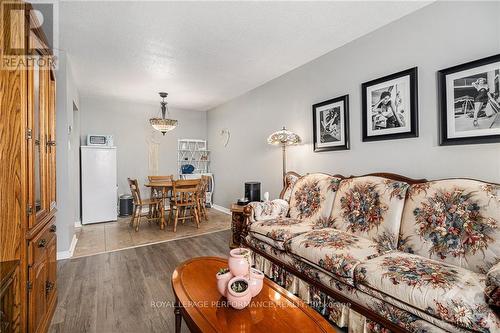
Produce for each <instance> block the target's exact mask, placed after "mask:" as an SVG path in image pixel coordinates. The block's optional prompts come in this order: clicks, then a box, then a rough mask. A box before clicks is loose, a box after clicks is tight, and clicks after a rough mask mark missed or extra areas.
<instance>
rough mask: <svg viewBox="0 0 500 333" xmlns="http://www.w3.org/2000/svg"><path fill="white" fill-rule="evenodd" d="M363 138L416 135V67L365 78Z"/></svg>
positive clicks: (397, 137) (362, 86)
mask: <svg viewBox="0 0 500 333" xmlns="http://www.w3.org/2000/svg"><path fill="white" fill-rule="evenodd" d="M361 88H362V103H363V104H362V110H363V111H362V112H363V114H362V117H361V119H362V123H363V141H378V140H391V139H401V138H411V137H418V83H417V67H414V68H410V69H408V70H405V71H402V72H399V73H395V74H392V75H388V76H384V77H382V78H379V79H376V80H372V81H370V82H365V83H363V84H362V85H361Z"/></svg>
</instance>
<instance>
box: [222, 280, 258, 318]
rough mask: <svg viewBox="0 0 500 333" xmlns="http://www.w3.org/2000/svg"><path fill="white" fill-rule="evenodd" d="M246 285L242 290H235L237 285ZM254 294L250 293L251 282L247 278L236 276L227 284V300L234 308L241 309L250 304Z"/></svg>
mask: <svg viewBox="0 0 500 333" xmlns="http://www.w3.org/2000/svg"><path fill="white" fill-rule="evenodd" d="M238 284H239V285H240V286H245V288H244V289H242V290H235V289H234V288H235V286H236V285H238ZM251 300H252V294H251V293H250V283H249V281H248V279H247V278H245V277H242V276H236V277H234V278H232V279H231V280H229V283H228V285H227V302H228V303H229V305H231V306H232V307H233V308H235V309H238V310H241V309H243V308H245V307H247V306H248V304H250V301H251Z"/></svg>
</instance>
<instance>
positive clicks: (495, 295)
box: [484, 262, 500, 306]
mask: <svg viewBox="0 0 500 333" xmlns="http://www.w3.org/2000/svg"><path fill="white" fill-rule="evenodd" d="M484 293H485V295H486V300H487V301H488V303H489V304H490V305H494V306H500V262H498V263H497V264H496V265H495V266H493V267H491V269H490V270H489V271H488V273H486V287H485V290H484Z"/></svg>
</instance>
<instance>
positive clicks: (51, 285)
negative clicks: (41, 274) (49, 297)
mask: <svg viewBox="0 0 500 333" xmlns="http://www.w3.org/2000/svg"><path fill="white" fill-rule="evenodd" d="M52 289H54V282H50V281H45V293H46V294H48V293H50V292H51V291H52Z"/></svg>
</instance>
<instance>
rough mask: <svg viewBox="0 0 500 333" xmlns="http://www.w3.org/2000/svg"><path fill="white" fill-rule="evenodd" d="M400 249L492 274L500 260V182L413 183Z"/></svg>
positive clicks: (464, 180) (406, 209)
mask: <svg viewBox="0 0 500 333" xmlns="http://www.w3.org/2000/svg"><path fill="white" fill-rule="evenodd" d="M399 248H400V250H402V251H405V252H408V253H415V254H419V255H421V256H424V257H428V258H432V259H436V260H439V261H443V262H446V263H450V264H453V265H456V266H461V267H464V268H467V269H470V270H472V271H475V272H478V273H486V272H487V271H488V270H489V268H490V267H491V266H493V265H494V264H495V263H496V262H498V261H499V260H500V186H499V185H495V184H488V183H484V182H480V181H476V180H470V179H447V180H438V181H432V182H427V183H423V184H417V185H413V186H411V187H410V189H409V190H408V199H407V203H406V205H405V209H404V213H403V220H402V225H401V236H400V245H399Z"/></svg>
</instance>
